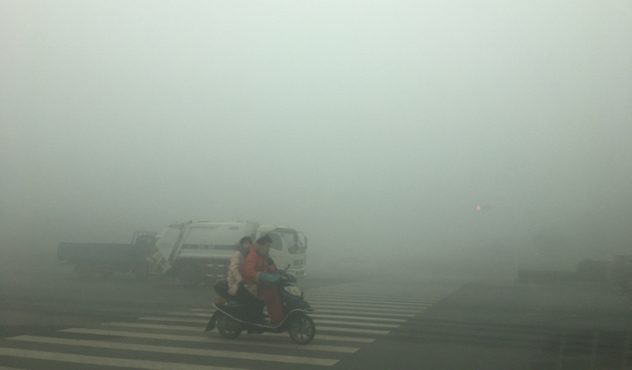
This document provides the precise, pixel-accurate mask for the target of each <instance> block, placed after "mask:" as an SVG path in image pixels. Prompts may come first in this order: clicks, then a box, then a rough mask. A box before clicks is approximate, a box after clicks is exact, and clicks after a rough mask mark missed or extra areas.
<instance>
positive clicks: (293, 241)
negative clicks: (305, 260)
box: [283, 233, 305, 254]
mask: <svg viewBox="0 0 632 370" xmlns="http://www.w3.org/2000/svg"><path fill="white" fill-rule="evenodd" d="M283 239H285V243H286V244H287V246H288V252H290V253H291V254H302V253H305V245H303V243H302V242H301V240H300V238H299V237H298V234H296V233H283Z"/></svg>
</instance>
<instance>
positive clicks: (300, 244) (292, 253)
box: [257, 225, 307, 277]
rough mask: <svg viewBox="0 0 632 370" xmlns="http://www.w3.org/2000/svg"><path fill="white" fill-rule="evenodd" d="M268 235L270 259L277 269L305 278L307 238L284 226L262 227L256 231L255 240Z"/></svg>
mask: <svg viewBox="0 0 632 370" xmlns="http://www.w3.org/2000/svg"><path fill="white" fill-rule="evenodd" d="M265 234H268V235H270V237H271V238H272V245H271V246H270V257H271V258H272V259H273V260H274V263H275V265H276V267H277V268H278V269H285V268H286V267H288V266H289V268H288V270H287V272H288V273H290V274H292V275H294V276H296V277H302V276H305V265H306V262H307V256H306V250H307V238H306V237H305V234H303V233H302V232H299V231H296V230H294V229H292V228H289V227H285V226H274V225H262V226H260V227H259V229H258V230H257V238H259V237H261V236H263V235H265Z"/></svg>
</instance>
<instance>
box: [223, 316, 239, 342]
mask: <svg viewBox="0 0 632 370" xmlns="http://www.w3.org/2000/svg"><path fill="white" fill-rule="evenodd" d="M217 331H219V335H221V336H222V337H224V338H226V339H235V338H237V337H238V336H239V334H241V325H239V323H238V322H236V321H235V320H233V319H231V318H230V317H228V316H226V315H224V314H222V315H220V317H218V318H217Z"/></svg>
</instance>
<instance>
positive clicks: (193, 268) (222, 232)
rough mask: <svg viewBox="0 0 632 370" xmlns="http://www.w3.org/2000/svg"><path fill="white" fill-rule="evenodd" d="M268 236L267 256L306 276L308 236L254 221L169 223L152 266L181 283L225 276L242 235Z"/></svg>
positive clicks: (254, 237) (158, 244)
mask: <svg viewBox="0 0 632 370" xmlns="http://www.w3.org/2000/svg"><path fill="white" fill-rule="evenodd" d="M264 234H268V235H270V237H271V238H272V245H271V248H270V257H271V258H272V259H273V260H274V262H275V265H276V266H277V268H279V269H285V268H286V267H287V266H288V265H289V269H288V272H289V273H291V274H294V275H295V276H297V277H300V276H304V275H305V265H306V256H305V251H306V248H307V239H306V238H305V236H304V234H303V233H300V232H297V231H296V230H294V229H292V228H288V227H278V226H273V225H264V226H260V225H259V224H258V223H256V222H208V221H200V222H192V221H190V222H187V223H182V224H174V225H170V226H168V227H167V228H166V229H165V230H164V232H163V233H162V234H161V236H160V238H159V239H158V241H157V242H156V252H155V253H154V257H153V261H152V265H153V270H154V271H156V272H157V273H160V272H163V271H164V272H166V273H167V274H170V275H172V276H174V277H177V278H178V280H179V281H180V283H181V284H182V285H185V286H195V285H198V284H199V283H200V282H202V281H203V280H216V279H222V278H224V277H225V276H226V271H227V270H228V265H229V262H230V258H231V257H232V255H233V253H234V252H235V246H236V245H237V244H238V243H239V240H240V239H241V238H243V237H244V236H248V237H250V238H252V239H253V240H256V239H258V238H259V237H261V236H262V235H264Z"/></svg>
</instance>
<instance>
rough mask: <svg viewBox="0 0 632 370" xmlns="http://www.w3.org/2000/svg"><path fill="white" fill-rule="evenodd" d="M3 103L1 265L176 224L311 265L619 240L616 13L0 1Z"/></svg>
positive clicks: (627, 55)
mask: <svg viewBox="0 0 632 370" xmlns="http://www.w3.org/2000/svg"><path fill="white" fill-rule="evenodd" d="M0 102H1V105H0V160H1V161H0V231H1V232H2V234H3V237H2V238H4V240H0V243H5V245H4V246H0V247H4V248H7V247H8V245H9V243H10V242H7V240H8V239H11V238H13V239H12V240H14V239H15V238H18V239H20V238H22V239H20V240H26V242H24V243H26V244H29V243H30V244H33V243H36V244H39V245H51V246H54V245H56V243H57V242H58V241H60V240H66V241H79V240H86V241H88V240H90V239H92V240H93V241H124V240H126V239H127V238H129V237H130V236H131V233H132V231H134V230H137V229H148V230H156V231H159V230H161V229H162V228H163V227H164V226H166V225H167V224H168V223H170V222H173V221H176V220H177V221H187V220H189V219H192V220H225V221H229V220H238V219H241V220H244V219H248V220H258V221H260V222H263V223H278V224H287V225H290V226H294V227H297V228H299V229H303V230H305V231H306V233H307V234H308V235H309V236H310V241H311V242H312V245H313V246H314V248H317V247H318V248H321V249H323V250H336V249H339V248H342V247H349V246H354V247H359V246H373V247H375V248H382V249H388V250H392V249H394V248H395V249H397V248H401V247H406V248H412V247H415V248H417V247H421V248H426V249H428V250H431V249H433V248H435V246H434V245H439V244H441V245H449V244H454V245H457V244H458V245H466V244H467V242H466V240H467V238H468V236H467V234H468V233H469V232H470V231H471V230H476V229H479V228H481V227H483V226H482V224H481V222H487V223H492V224H493V225H494V226H489V225H487V226H484V227H486V228H488V229H487V230H491V231H489V232H492V233H493V232H495V231H497V230H503V233H505V234H506V235H512V230H514V231H516V233H518V232H522V233H525V232H526V233H532V232H535V231H534V230H537V229H538V228H541V227H552V228H564V230H565V231H564V232H565V233H572V232H573V230H576V229H577V227H576V226H577V225H580V226H579V228H581V227H582V226H581V225H586V224H591V223H593V221H595V222H601V223H603V224H604V225H610V226H609V227H612V225H617V227H615V229H616V230H615V231H616V232H615V233H613V234H612V235H614V234H616V233H617V232H618V233H619V234H621V236H620V237H621V238H623V239H625V238H626V237H627V236H630V233H629V230H630V229H631V226H632V186H631V185H632V3H631V2H630V1H627V0H620V1H597V0H595V1H557V0H554V1H551V0H547V1H529V2H524V3H521V2H507V1H499V0H496V1H492V0H490V1H481V2H468V1H444V0H442V1H406V2H405V1H400V2H392V1H373V2H367V1H314V2H306V1H300V2H299V1H252V2H233V1H230V2H224V1H221V2H219V1H218V2H211V1H172V2H164V1H144V2H139V1H90V2H86V1H46V2H25V1H6V0H0ZM478 204H484V205H489V206H491V207H492V209H491V210H490V211H488V213H487V214H485V217H487V219H485V220H484V221H481V217H479V216H481V215H480V214H477V213H476V212H475V211H474V207H475V206H476V205H478ZM489 215H492V216H489ZM525 225H526V226H525ZM533 225H535V226H533ZM604 227H605V226H604ZM597 228H598V229H599V227H597ZM602 229H603V228H602ZM34 230H35V231H34ZM94 239H96V240H94ZM628 244H630V245H632V240H630V241H629V242H628ZM351 250H356V249H351Z"/></svg>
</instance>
